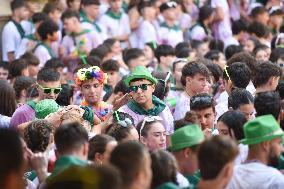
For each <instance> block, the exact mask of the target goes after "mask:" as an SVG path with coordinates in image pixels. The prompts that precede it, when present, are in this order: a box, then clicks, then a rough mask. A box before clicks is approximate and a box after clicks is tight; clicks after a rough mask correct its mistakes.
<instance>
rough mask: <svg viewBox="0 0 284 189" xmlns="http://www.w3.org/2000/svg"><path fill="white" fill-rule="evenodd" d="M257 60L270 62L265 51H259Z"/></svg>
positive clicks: (256, 56)
mask: <svg viewBox="0 0 284 189" xmlns="http://www.w3.org/2000/svg"><path fill="white" fill-rule="evenodd" d="M255 58H256V60H258V61H259V60H263V61H268V59H269V57H268V55H267V52H266V51H265V50H259V51H258V52H257V53H256V55H255Z"/></svg>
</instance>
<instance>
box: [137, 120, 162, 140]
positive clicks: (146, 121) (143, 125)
mask: <svg viewBox="0 0 284 189" xmlns="http://www.w3.org/2000/svg"><path fill="white" fill-rule="evenodd" d="M154 121H163V119H162V118H161V117H159V116H147V117H145V118H144V119H143V122H142V125H141V127H140V130H139V137H140V138H141V137H142V130H143V129H144V127H145V124H146V123H151V122H154Z"/></svg>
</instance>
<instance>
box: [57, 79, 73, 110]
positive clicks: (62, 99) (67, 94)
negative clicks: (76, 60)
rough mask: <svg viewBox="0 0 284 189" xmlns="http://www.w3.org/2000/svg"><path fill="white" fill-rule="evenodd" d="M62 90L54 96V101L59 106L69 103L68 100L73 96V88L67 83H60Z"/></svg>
mask: <svg viewBox="0 0 284 189" xmlns="http://www.w3.org/2000/svg"><path fill="white" fill-rule="evenodd" d="M61 88H62V90H61V91H60V93H59V94H58V97H57V98H56V103H57V104H58V105H60V106H68V105H70V100H71V98H73V93H74V88H73V87H72V86H71V85H69V84H62V85H61Z"/></svg>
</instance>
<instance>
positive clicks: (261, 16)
mask: <svg viewBox="0 0 284 189" xmlns="http://www.w3.org/2000/svg"><path fill="white" fill-rule="evenodd" d="M256 21H258V22H260V23H262V24H264V25H267V24H268V21H269V14H268V13H267V12H264V13H262V14H259V15H258V16H257V17H256Z"/></svg>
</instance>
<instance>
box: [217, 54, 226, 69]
mask: <svg viewBox="0 0 284 189" xmlns="http://www.w3.org/2000/svg"><path fill="white" fill-rule="evenodd" d="M216 63H217V64H218V65H219V66H220V67H221V68H222V69H223V68H225V66H226V58H225V56H224V54H223V53H219V59H218V61H217V62H216Z"/></svg>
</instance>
